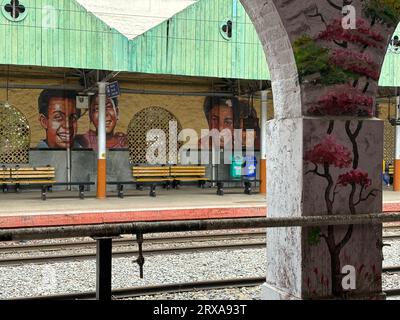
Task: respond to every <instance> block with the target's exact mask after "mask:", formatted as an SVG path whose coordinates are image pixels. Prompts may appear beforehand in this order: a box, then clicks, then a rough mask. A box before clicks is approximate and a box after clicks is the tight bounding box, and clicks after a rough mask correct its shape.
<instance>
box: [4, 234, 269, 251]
mask: <svg viewBox="0 0 400 320" xmlns="http://www.w3.org/2000/svg"><path fill="white" fill-rule="evenodd" d="M255 237H259V238H260V239H265V232H260V231H255V232H246V233H225V234H212V235H204V234H203V235H191V236H168V237H151V238H145V239H144V244H146V245H151V244H168V243H187V242H212V241H223V240H246V239H249V238H255ZM134 244H136V240H135V239H134V238H133V237H132V238H123V239H115V240H113V247H126V246H131V245H134ZM95 247H96V242H95V241H94V240H91V241H76V242H63V243H47V244H26V245H10V246H8V247H0V254H7V253H15V252H18V253H23V252H33V251H58V250H79V249H90V248H95Z"/></svg>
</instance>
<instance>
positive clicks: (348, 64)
mask: <svg viewBox="0 0 400 320" xmlns="http://www.w3.org/2000/svg"><path fill="white" fill-rule="evenodd" d="M329 62H330V63H331V64H334V65H336V66H338V67H340V68H342V69H344V70H347V71H351V72H353V73H356V74H360V75H363V76H366V77H369V78H371V79H374V80H379V77H380V71H379V67H378V65H377V64H376V63H374V61H373V60H372V58H371V57H370V56H369V55H367V54H365V53H358V52H354V51H350V50H343V49H335V50H333V51H332V53H331V56H330V58H329Z"/></svg>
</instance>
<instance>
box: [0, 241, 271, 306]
mask: <svg viewBox="0 0 400 320" xmlns="http://www.w3.org/2000/svg"><path fill="white" fill-rule="evenodd" d="M132 260H133V259H132V258H117V259H114V260H113V288H115V289H117V288H127V287H134V286H145V285H155V284H166V283H176V282H194V281H202V280H220V279H222V278H236V277H238V278H239V277H261V276H263V275H264V274H265V267H264V262H265V250H264V249H257V250H247V251H243V250H234V251H216V252H200V253H193V254H192V253H191V254H179V255H178V254H174V255H168V256H149V257H147V259H146V263H145V267H144V276H145V279H140V278H139V267H138V266H137V264H136V263H133V261H132ZM171 270H173V272H171ZM95 282H96V263H95V261H80V262H64V263H53V264H43V265H21V266H11V267H0V288H1V292H0V299H8V298H16V297H29V296H40V295H49V294H64V293H75V292H87V291H94V290H95Z"/></svg>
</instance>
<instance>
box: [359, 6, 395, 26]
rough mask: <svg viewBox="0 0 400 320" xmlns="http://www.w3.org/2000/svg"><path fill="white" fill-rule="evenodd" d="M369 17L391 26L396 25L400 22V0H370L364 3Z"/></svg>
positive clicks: (365, 11)
mask: <svg viewBox="0 0 400 320" xmlns="http://www.w3.org/2000/svg"><path fill="white" fill-rule="evenodd" d="M364 13H365V15H366V16H367V17H369V18H371V19H373V20H376V21H379V22H381V23H383V24H386V25H388V26H389V27H396V26H397V24H398V23H399V22H400V1H399V0H369V1H366V2H365V4H364Z"/></svg>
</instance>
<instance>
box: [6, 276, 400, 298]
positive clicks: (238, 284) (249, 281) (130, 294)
mask: <svg viewBox="0 0 400 320" xmlns="http://www.w3.org/2000/svg"><path fill="white" fill-rule="evenodd" d="M264 282H265V277H254V278H238V279H225V280H215V281H200V282H185V283H174V284H166V285H152V286H141V287H133V288H126V289H119V290H113V292H112V296H113V299H114V300H116V299H129V298H137V297H141V296H149V295H159V294H166V293H181V292H192V291H199V290H218V289H232V288H244V287H256V286H260V285H262V284H263V283H264ZM384 292H385V293H386V295H387V297H395V296H400V289H391V290H386V291H384ZM95 298H96V293H95V292H83V293H74V294H64V295H49V296H39V297H28V298H20V299H13V300H94V299H95Z"/></svg>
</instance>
